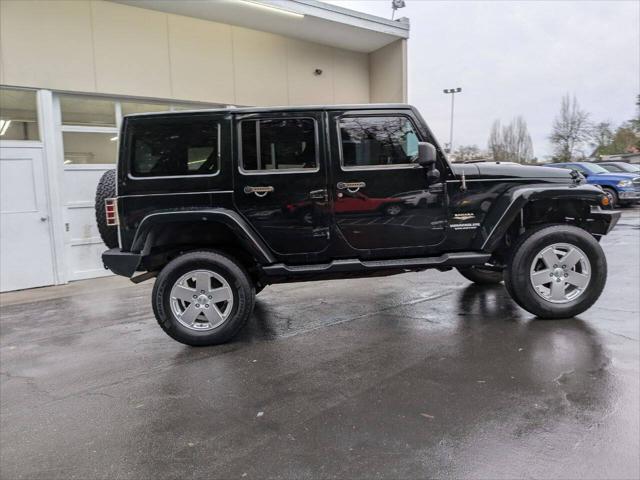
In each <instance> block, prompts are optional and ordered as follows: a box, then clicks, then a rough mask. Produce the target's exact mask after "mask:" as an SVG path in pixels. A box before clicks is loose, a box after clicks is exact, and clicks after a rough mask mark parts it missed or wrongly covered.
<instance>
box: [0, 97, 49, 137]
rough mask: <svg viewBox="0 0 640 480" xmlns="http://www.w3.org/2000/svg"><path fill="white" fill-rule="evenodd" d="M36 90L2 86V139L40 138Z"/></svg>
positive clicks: (0, 106)
mask: <svg viewBox="0 0 640 480" xmlns="http://www.w3.org/2000/svg"><path fill="white" fill-rule="evenodd" d="M37 104H38V102H37V99H36V92H34V91H32V90H20V89H15V88H0V140H39V139H40V132H39V128H38V107H37Z"/></svg>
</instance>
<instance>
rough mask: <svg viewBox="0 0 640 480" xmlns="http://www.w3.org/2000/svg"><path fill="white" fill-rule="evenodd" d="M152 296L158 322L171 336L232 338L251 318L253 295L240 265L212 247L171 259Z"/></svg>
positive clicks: (197, 342) (196, 342) (208, 340)
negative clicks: (211, 248) (209, 249)
mask: <svg viewBox="0 0 640 480" xmlns="http://www.w3.org/2000/svg"><path fill="white" fill-rule="evenodd" d="M152 296H153V311H154V313H155V316H156V319H157V320H158V324H160V326H161V327H162V329H163V330H164V331H165V332H166V333H167V334H168V335H169V336H170V337H172V338H173V339H174V340H177V341H178V342H181V343H184V344H186V345H192V346H204V345H216V344H219V343H224V342H227V341H228V340H230V339H231V338H232V337H233V336H234V335H236V334H237V333H238V331H240V329H241V328H242V327H243V326H244V324H245V323H246V322H247V320H248V319H249V316H250V315H251V312H252V311H253V305H254V301H255V291H254V287H253V284H252V282H251V280H250V278H249V276H248V274H247V273H246V271H245V270H244V268H243V267H242V266H241V265H240V264H239V263H237V262H236V261H235V260H233V259H232V258H230V257H227V256H226V255H223V254H221V253H218V252H213V251H200V252H190V253H186V254H184V255H181V256H179V257H177V258H175V259H174V260H172V261H171V262H169V264H167V265H166V266H165V267H164V268H163V269H162V271H161V272H160V274H159V275H158V278H157V279H156V283H155V285H154V287H153V294H152Z"/></svg>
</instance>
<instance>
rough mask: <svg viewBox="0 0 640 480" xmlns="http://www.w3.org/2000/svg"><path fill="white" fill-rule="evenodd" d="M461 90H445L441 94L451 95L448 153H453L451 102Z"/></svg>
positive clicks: (458, 88)
mask: <svg viewBox="0 0 640 480" xmlns="http://www.w3.org/2000/svg"><path fill="white" fill-rule="evenodd" d="M461 91H462V89H461V88H460V87H457V88H445V89H444V90H443V91H442V92H443V93H450V94H451V128H450V129H449V153H453V101H454V98H455V96H456V93H460V92H461Z"/></svg>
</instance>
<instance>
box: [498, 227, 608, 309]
mask: <svg viewBox="0 0 640 480" xmlns="http://www.w3.org/2000/svg"><path fill="white" fill-rule="evenodd" d="M606 277H607V261H606V258H605V255H604V252H603V250H602V247H601V246H600V244H599V243H598V241H597V240H596V239H595V238H594V237H593V236H591V235H590V234H589V233H588V232H586V231H584V230H582V229H580V228H577V227H573V226H569V225H554V226H548V227H543V228H540V229H538V230H532V231H531V232H529V233H527V234H525V235H524V236H523V237H522V238H521V239H520V240H519V241H518V242H517V243H516V245H515V246H514V248H513V250H512V254H511V258H510V260H509V263H508V265H507V269H506V270H505V285H506V287H507V290H508V291H509V293H510V294H511V296H512V297H513V299H514V300H515V301H516V303H518V305H520V306H521V307H522V308H524V309H525V310H527V311H529V312H531V313H533V314H534V315H537V316H538V317H540V318H545V319H552V318H570V317H573V316H575V315H579V314H580V313H582V312H584V311H585V310H587V309H588V308H589V307H591V305H593V304H594V303H595V301H596V300H597V299H598V297H600V294H601V293H602V290H603V289H604V285H605V283H606Z"/></svg>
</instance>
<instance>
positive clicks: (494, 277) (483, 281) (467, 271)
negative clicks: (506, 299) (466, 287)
mask: <svg viewBox="0 0 640 480" xmlns="http://www.w3.org/2000/svg"><path fill="white" fill-rule="evenodd" d="M457 270H458V272H460V275H462V276H463V277H464V278H466V279H467V280H471V281H472V282H473V283H477V284H478V285H496V284H498V283H500V282H502V280H503V276H502V272H496V271H495V270H488V269H485V268H482V267H465V268H462V267H458V268H457Z"/></svg>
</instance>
